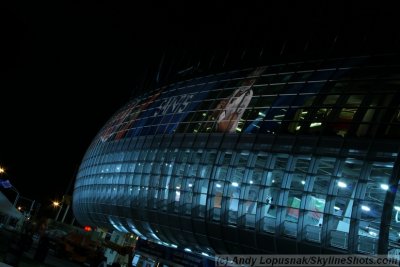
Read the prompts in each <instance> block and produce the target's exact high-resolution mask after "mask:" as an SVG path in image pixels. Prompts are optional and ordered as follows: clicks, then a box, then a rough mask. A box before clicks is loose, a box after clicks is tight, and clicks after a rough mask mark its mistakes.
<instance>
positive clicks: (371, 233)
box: [368, 231, 378, 236]
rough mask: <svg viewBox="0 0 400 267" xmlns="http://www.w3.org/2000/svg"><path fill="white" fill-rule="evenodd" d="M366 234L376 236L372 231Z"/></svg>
mask: <svg viewBox="0 0 400 267" xmlns="http://www.w3.org/2000/svg"><path fill="white" fill-rule="evenodd" d="M368 234H370V235H372V236H377V235H378V234H377V233H375V232H373V231H369V232H368Z"/></svg>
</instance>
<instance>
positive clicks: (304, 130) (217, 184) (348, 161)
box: [73, 55, 400, 254]
mask: <svg viewBox="0 0 400 267" xmlns="http://www.w3.org/2000/svg"><path fill="white" fill-rule="evenodd" d="M396 58H397V59H398V56H397V55H386V56H376V57H358V58H338V59H332V60H321V61H312V62H298V63H293V64H283V65H273V66H264V67H258V68H252V69H246V70H241V71H235V72H229V73H220V74H215V75H210V76H207V77H200V78H196V79H192V80H187V81H182V82H179V83H176V84H171V85H169V86H165V87H162V88H158V89H156V90H153V91H151V92H149V93H147V94H145V95H144V96H143V97H139V98H137V99H133V100H131V101H129V103H127V104H126V105H125V106H124V107H122V108H121V109H120V110H119V111H117V112H116V114H115V115H114V116H113V117H112V118H111V119H110V120H109V122H107V123H106V125H105V126H104V127H103V129H102V130H101V131H100V132H99V134H98V135H97V136H96V137H95V138H94V140H93V142H92V144H91V146H90V147H89V149H88V151H87V153H86V155H85V157H84V159H83V161H82V164H81V167H80V170H79V173H78V175H77V179H76V183H75V190H74V196H73V209H74V213H75V216H76V217H77V219H78V221H79V222H81V223H83V224H92V225H97V226H105V227H113V228H115V229H116V230H119V231H122V232H133V233H135V234H137V235H139V236H140V237H142V238H144V239H148V240H152V241H155V242H158V243H160V244H163V245H166V246H171V247H180V248H187V249H190V250H191V251H196V252H203V253H207V254H215V253H254V252H255V251H258V252H269V253H281V252H292V253H298V252H305V251H307V250H308V249H309V250H310V251H312V252H316V251H319V252H322V251H323V250H324V249H326V250H334V251H338V252H344V253H369V254H376V253H377V252H378V244H379V238H380V236H382V235H386V236H387V237H388V242H386V241H385V242H386V245H388V246H389V247H390V248H394V249H391V251H392V252H393V251H395V250H396V249H397V245H396V244H395V243H396V242H397V239H398V238H399V233H400V219H399V218H398V212H399V211H400V199H399V197H398V196H395V197H394V198H390V197H389V195H390V194H395V192H396V190H397V184H398V178H399V175H397V174H396V173H393V169H394V165H395V162H396V160H397V158H398V152H399V149H400V139H399V135H400V109H399V107H400V92H399V89H398V88H399V81H400V69H399V66H398V65H396V62H398V60H396ZM391 62H393V63H391ZM390 199H392V200H390ZM389 200H390V201H389ZM386 205H389V207H391V208H390V209H388V208H386V209H384V207H385V206H386ZM383 212H384V213H383ZM382 218H386V220H382ZM299 244H301V245H299ZM380 246H382V244H380ZM392 252H389V253H392Z"/></svg>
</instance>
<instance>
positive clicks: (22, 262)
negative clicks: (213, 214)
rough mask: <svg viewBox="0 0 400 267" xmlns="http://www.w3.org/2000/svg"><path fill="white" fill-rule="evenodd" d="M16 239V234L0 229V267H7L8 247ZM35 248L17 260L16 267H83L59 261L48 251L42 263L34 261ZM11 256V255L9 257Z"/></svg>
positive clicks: (64, 260)
mask: <svg viewBox="0 0 400 267" xmlns="http://www.w3.org/2000/svg"><path fill="white" fill-rule="evenodd" d="M16 238H18V233H16V232H13V231H9V230H6V229H0V267H9V266H10V265H8V264H5V263H4V261H5V259H6V257H8V256H10V250H9V248H10V245H11V244H13V242H14V241H15V240H16ZM35 252H36V248H35V247H34V246H33V247H31V248H30V249H29V250H28V251H27V252H25V253H24V254H23V255H22V257H20V259H19V264H18V267H82V266H83V265H81V264H79V263H75V262H71V261H68V260H66V259H60V258H58V257H56V256H55V255H53V254H52V251H49V253H48V254H47V256H46V258H45V261H44V262H43V263H41V262H38V261H35V260H34V259H33V258H34V255H35ZM11 256H12V255H11Z"/></svg>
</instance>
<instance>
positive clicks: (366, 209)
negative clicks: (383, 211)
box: [361, 205, 371, 211]
mask: <svg viewBox="0 0 400 267" xmlns="http://www.w3.org/2000/svg"><path fill="white" fill-rule="evenodd" d="M361 209H362V210H363V211H370V210H371V209H370V207H368V206H364V205H361Z"/></svg>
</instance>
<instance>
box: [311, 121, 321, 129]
mask: <svg viewBox="0 0 400 267" xmlns="http://www.w3.org/2000/svg"><path fill="white" fill-rule="evenodd" d="M321 124H322V123H321V122H313V123H311V124H310V128H313V127H317V126H321Z"/></svg>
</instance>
